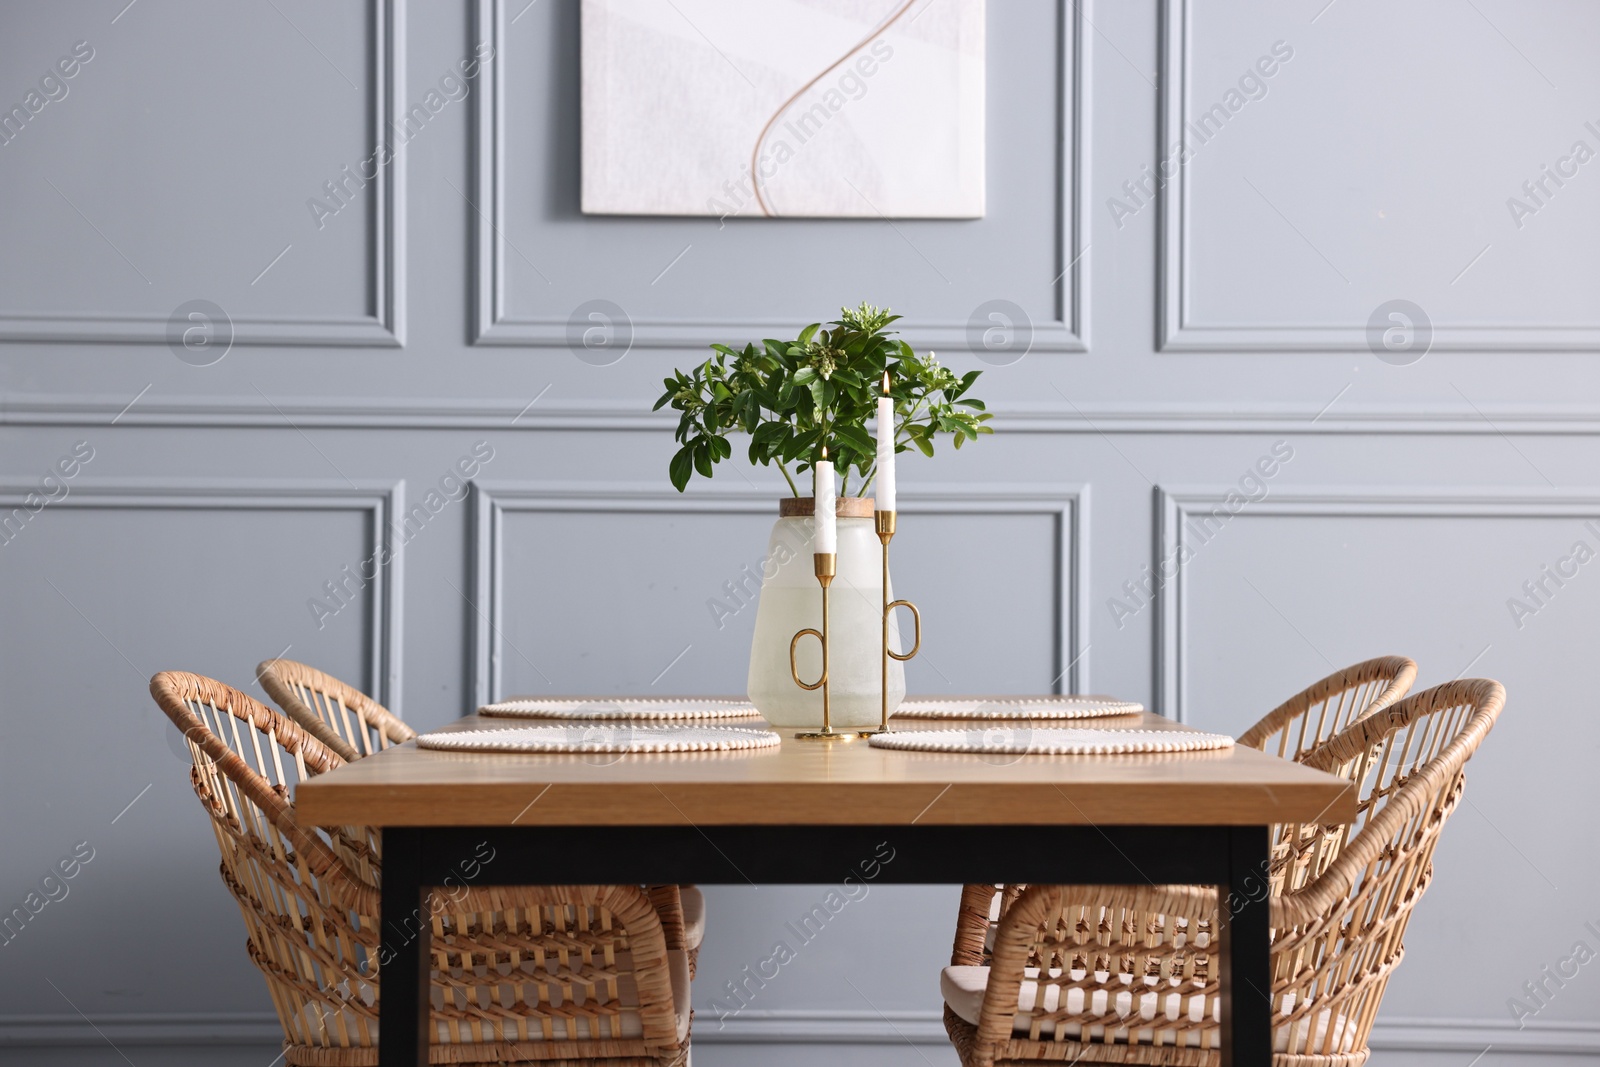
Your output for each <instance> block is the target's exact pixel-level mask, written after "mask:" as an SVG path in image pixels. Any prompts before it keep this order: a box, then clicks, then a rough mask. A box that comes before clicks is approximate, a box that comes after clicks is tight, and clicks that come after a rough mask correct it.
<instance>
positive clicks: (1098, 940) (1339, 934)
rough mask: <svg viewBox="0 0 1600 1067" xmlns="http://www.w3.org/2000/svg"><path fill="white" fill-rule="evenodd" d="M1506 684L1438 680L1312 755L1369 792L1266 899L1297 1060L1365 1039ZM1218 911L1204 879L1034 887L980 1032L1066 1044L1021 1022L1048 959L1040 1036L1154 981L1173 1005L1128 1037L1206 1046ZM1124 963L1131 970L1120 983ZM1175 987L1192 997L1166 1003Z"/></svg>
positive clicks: (1158, 994)
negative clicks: (1311, 863)
mask: <svg viewBox="0 0 1600 1067" xmlns="http://www.w3.org/2000/svg"><path fill="white" fill-rule="evenodd" d="M1504 699H1505V691H1504V689H1502V688H1501V686H1500V685H1499V683H1497V682H1492V681H1488V680H1484V679H1473V680H1468V681H1459V682H1451V683H1448V684H1446V685H1442V686H1438V687H1436V688H1434V689H1430V690H1428V691H1426V692H1424V693H1418V694H1416V695H1414V696H1411V697H1408V698H1406V699H1405V700H1402V701H1400V702H1399V703H1397V704H1395V705H1393V706H1391V707H1388V708H1385V709H1382V710H1380V711H1378V712H1376V713H1374V714H1372V715H1369V716H1367V717H1366V718H1364V719H1361V720H1358V721H1357V722H1355V723H1352V724H1351V725H1350V726H1348V727H1346V728H1345V729H1344V730H1343V731H1341V732H1340V733H1338V734H1336V735H1335V736H1334V737H1332V738H1331V739H1329V740H1328V741H1327V742H1326V744H1325V745H1323V746H1322V748H1321V749H1319V750H1318V751H1317V752H1316V753H1314V754H1313V755H1312V756H1311V757H1310V759H1309V760H1308V762H1309V763H1311V764H1312V765H1314V766H1318V767H1319V768H1320V769H1323V770H1330V771H1339V772H1341V773H1344V774H1346V775H1348V776H1349V777H1350V779H1351V780H1352V781H1354V782H1356V783H1358V788H1359V791H1360V808H1359V818H1358V820H1357V822H1356V824H1355V826H1354V828H1353V829H1352V831H1351V834H1350V836H1349V839H1348V841H1346V842H1345V844H1344V847H1343V848H1342V849H1341V850H1340V851H1339V852H1338V854H1337V855H1336V856H1335V857H1334V858H1333V859H1332V860H1331V861H1330V862H1328V863H1327V864H1326V866H1325V868H1324V869H1322V870H1321V871H1319V872H1318V873H1317V874H1316V876H1315V877H1314V878H1312V879H1311V880H1310V881H1309V882H1308V883H1307V884H1305V885H1303V886H1301V887H1298V888H1293V889H1288V890H1286V891H1285V892H1284V893H1283V894H1282V895H1281V896H1273V897H1272V898H1271V899H1270V900H1269V902H1268V906H1269V907H1270V909H1271V915H1272V924H1273V927H1274V930H1275V933H1274V938H1273V945H1272V959H1273V975H1274V981H1273V989H1272V996H1273V1001H1274V1003H1273V1015H1274V1025H1275V1026H1276V1027H1278V1028H1279V1033H1280V1039H1281V1040H1283V1041H1284V1042H1286V1043H1287V1045H1288V1048H1287V1049H1286V1050H1281V1049H1280V1051H1286V1052H1287V1054H1288V1055H1289V1056H1290V1057H1291V1062H1296V1061H1294V1057H1315V1056H1333V1055H1346V1054H1353V1053H1356V1052H1358V1051H1359V1050H1364V1049H1365V1048H1366V1044H1367V1038H1368V1035H1369V1034H1370V1032H1371V1028H1372V1023H1373V1020H1374V1019H1375V1018H1376V1016H1377V1011H1378V1005H1379V1002H1380V1000H1381V998H1382V995H1383V991H1384V987H1385V986H1386V984H1387V982H1388V978H1389V975H1390V974H1391V973H1392V971H1393V969H1394V967H1395V966H1396V965H1397V964H1398V963H1399V962H1400V959H1401V957H1402V955H1403V949H1402V940H1403V936H1404V933H1405V927H1406V923H1407V920H1408V919H1409V917H1410V914H1411V909H1412V908H1413V907H1414V906H1415V905H1416V903H1417V901H1418V900H1419V899H1420V898H1421V897H1422V894H1423V892H1424V890H1426V888H1427V886H1428V883H1429V881H1430V880H1431V877H1432V863H1431V861H1432V857H1433V850H1434V847H1435V845H1436V844H1437V842H1438V838H1439V834H1440V831H1441V830H1442V829H1443V827H1444V823H1445V820H1446V819H1448V818H1449V816H1450V813H1451V812H1452V811H1453V810H1454V808H1455V805H1456V803H1457V801H1458V800H1459V799H1460V796H1461V790H1462V787H1463V784H1464V780H1465V779H1464V775H1463V767H1464V766H1465V764H1466V762H1467V760H1468V759H1469V758H1470V757H1471V756H1472V754H1473V752H1475V751H1476V750H1477V748H1478V746H1479V744H1481V743H1482V741H1483V738H1484V737H1485V736H1486V735H1487V733H1488V732H1489V729H1490V728H1491V727H1492V726H1493V724H1494V721H1495V719H1496V717H1497V716H1498V715H1499V713H1500V709H1501V707H1502V705H1503V704H1504ZM1217 913H1218V908H1217V899H1216V893H1215V891H1214V890H1212V889H1210V888H1208V887H1201V886H1130V887H1117V886H1033V887H1030V888H1029V889H1028V890H1026V891H1025V892H1023V893H1022V895H1021V896H1020V897H1019V898H1018V899H1017V900H1016V902H1015V903H1014V904H1012V905H1011V907H1010V908H1008V909H1007V911H1006V913H1005V915H1004V916H1003V917H1002V919H1001V921H1000V926H999V930H998V931H997V933H996V936H995V944H994V951H993V960H992V969H991V972H990V977H989V986H988V990H987V992H986V994H985V998H984V1004H983V1013H982V1016H981V1018H980V1022H979V1026H978V1028H977V1038H976V1039H977V1046H976V1047H977V1048H979V1049H980V1050H984V1049H986V1050H988V1054H989V1055H991V1056H993V1055H995V1054H996V1050H997V1049H999V1048H1000V1043H1004V1042H1011V1045H1009V1046H1007V1047H1006V1049H1005V1050H1004V1052H1003V1054H1002V1055H1000V1057H999V1058H1001V1059H1006V1060H1008V1061H1009V1060H1010V1059H1024V1060H1026V1059H1030V1058H1039V1059H1052V1058H1053V1059H1060V1058H1061V1056H1060V1054H1059V1053H1060V1051H1062V1049H1061V1046H1060V1045H1059V1044H1057V1045H1056V1052H1057V1054H1056V1055H1054V1056H1049V1055H1044V1054H1040V1055H1038V1056H1035V1055H1034V1054H1033V1053H1034V1052H1035V1051H1036V1050H1033V1049H1031V1048H1024V1047H1020V1046H1019V1045H1018V1044H1017V1040H1018V1039H1020V1038H1021V1035H1020V1034H1016V1035H1013V1033H1012V1028H1013V1023H1014V1017H1015V1013H1016V1005H1017V996H1018V991H1019V987H1020V986H1021V983H1022V982H1023V981H1024V976H1025V970H1024V969H1025V968H1027V967H1041V968H1043V969H1044V971H1043V973H1042V975H1041V976H1040V977H1039V978H1038V979H1037V981H1038V984H1039V989H1038V997H1037V1001H1036V1003H1037V1004H1040V1005H1044V1010H1036V1011H1035V1012H1034V1014H1033V1018H1032V1020H1031V1025H1032V1027H1033V1030H1032V1034H1031V1040H1033V1041H1039V1040H1041V1035H1046V1034H1047V1032H1048V1031H1051V1030H1053V1029H1054V1028H1055V1027H1056V1026H1058V1025H1060V1026H1073V1025H1078V1026H1083V1027H1105V1028H1107V1032H1110V1031H1115V1030H1120V1029H1124V1028H1127V1027H1128V1023H1127V1014H1128V1012H1129V1010H1133V1011H1135V1012H1137V1010H1138V1008H1139V1006H1140V1005H1139V1001H1138V998H1140V997H1143V996H1147V995H1148V996H1149V997H1152V998H1156V999H1157V1000H1159V1001H1160V1003H1158V1004H1154V1005H1153V1006H1154V1007H1155V1009H1156V1017H1157V1018H1158V1019H1160V1020H1163V1021H1162V1022H1160V1023H1159V1024H1157V1025H1152V1026H1149V1027H1146V1028H1144V1029H1143V1030H1142V1031H1141V1029H1140V1027H1139V1026H1138V1025H1135V1026H1134V1027H1132V1028H1131V1029H1130V1030H1129V1032H1128V1033H1125V1034H1123V1036H1122V1037H1121V1038H1120V1039H1121V1040H1128V1041H1130V1042H1131V1043H1133V1044H1139V1043H1141V1042H1144V1043H1162V1044H1169V1045H1173V1044H1175V1045H1179V1046H1189V1047H1192V1048H1194V1049H1195V1055H1197V1056H1202V1055H1203V1054H1204V1053H1203V1052H1202V1050H1204V1049H1206V1048H1207V1047H1208V1045H1209V1043H1210V1042H1211V1040H1213V1038H1214V1035H1215V1031H1216V1030H1217V1027H1218V1025H1219V1024H1218V1021H1217V1020H1218V1017H1219V1011H1220V1009H1219V1007H1218V1000H1217V998H1218V996H1219V993H1220V988H1219V983H1218V980H1217V977H1216V976H1215V975H1213V974H1211V973H1210V971H1211V967H1210V962H1211V961H1210V952H1209V949H1210V948H1211V945H1210V939H1211V936H1212V931H1215V930H1219V926H1218V918H1217ZM1220 932H1221V935H1222V936H1224V937H1226V936H1227V931H1226V928H1225V927H1221V928H1220ZM1050 968H1059V971H1057V972H1054V973H1052V972H1051V970H1050ZM1096 972H1099V974H1098V976H1097V974H1096ZM1118 975H1128V976H1130V981H1131V982H1132V983H1134V984H1133V985H1132V986H1122V985H1118V979H1117V978H1116V976H1118ZM1030 980H1031V979H1030ZM1108 980H1109V982H1110V983H1111V985H1112V987H1113V988H1118V989H1127V990H1129V994H1128V995H1131V996H1132V997H1133V998H1135V999H1134V1001H1133V1002H1132V1003H1131V1005H1130V1004H1123V1005H1122V1006H1121V1007H1120V1008H1119V1006H1118V1004H1117V1003H1116V997H1115V996H1113V997H1112V998H1110V999H1109V1000H1106V999H1101V1000H1100V1001H1099V1002H1098V1003H1096V1002H1095V1001H1094V998H1093V991H1094V990H1095V989H1097V988H1099V989H1104V988H1105V987H1106V983H1107V981H1108ZM1052 987H1054V988H1052ZM1073 990H1076V991H1077V992H1076V993H1073V992H1072V991H1073ZM1080 996H1081V997H1082V998H1083V999H1082V1000H1081V1002H1080V1001H1079V1000H1078V999H1077V998H1078V997H1080ZM1173 996H1176V997H1179V998H1180V999H1181V1001H1182V1003H1181V1004H1177V1005H1170V1006H1169V1005H1168V1004H1167V1003H1166V1000H1167V998H1169V997H1173ZM1052 1005H1054V1006H1053V1007H1052ZM1169 1011H1172V1012H1174V1013H1175V1016H1174V1017H1173V1018H1170V1019H1169V1016H1168V1012H1169ZM1141 1035H1142V1036H1141ZM1045 1040H1048V1037H1047V1036H1046V1037H1045ZM1068 1051H1070V1050H1068ZM1067 1058H1068V1059H1071V1058H1072V1057H1071V1056H1070V1055H1068V1056H1067ZM978 1060H979V1061H980V1062H981V1061H982V1060H983V1056H981V1055H980V1056H978ZM1140 1062H1147V1061H1143V1060H1141V1061H1140ZM1148 1062H1154V1061H1148ZM1161 1062H1171V1063H1184V1062H1196V1063H1198V1062H1202V1060H1201V1059H1194V1060H1192V1061H1191V1060H1189V1059H1186V1058H1184V1056H1183V1055H1179V1056H1176V1057H1175V1058H1172V1059H1170V1060H1162V1061H1161ZM1279 1062H1280V1063H1282V1062H1283V1061H1279ZM1303 1062H1310V1061H1303ZM1316 1062H1320V1063H1329V1062H1333V1061H1328V1060H1320V1061H1316Z"/></svg>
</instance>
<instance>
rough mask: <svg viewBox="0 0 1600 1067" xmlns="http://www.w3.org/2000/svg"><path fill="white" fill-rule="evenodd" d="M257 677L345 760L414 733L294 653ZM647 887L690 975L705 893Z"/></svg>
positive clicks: (376, 844) (266, 663) (374, 843)
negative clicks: (686, 958)
mask: <svg viewBox="0 0 1600 1067" xmlns="http://www.w3.org/2000/svg"><path fill="white" fill-rule="evenodd" d="M256 680H257V681H259V682H260V683H261V688H263V689H265V690H266V691H267V694H268V695H269V696H271V697H272V699H273V701H274V702H275V703H276V704H277V705H278V707H280V708H282V709H283V711H284V713H285V714H287V715H288V716H289V717H290V718H291V719H293V720H294V721H295V722H296V723H298V724H299V725H300V726H301V727H303V728H304V729H305V730H306V732H307V733H309V734H311V736H312V737H315V738H316V739H317V740H318V741H321V742H322V743H323V745H325V746H326V747H327V748H329V749H331V750H332V751H333V752H334V753H336V754H337V755H338V756H340V757H341V759H342V760H343V761H344V762H352V761H354V760H357V759H360V758H362V757H363V756H370V755H372V754H373V753H374V752H378V751H381V750H383V749H385V748H388V747H389V746H390V745H399V744H404V743H405V742H406V741H409V740H411V739H412V738H413V737H416V736H417V732H416V731H415V730H413V729H412V728H411V727H409V726H407V725H406V724H405V723H404V722H403V721H402V720H401V719H400V717H399V716H398V715H396V714H395V713H394V712H392V711H390V710H389V709H388V708H386V707H384V706H383V705H382V704H379V703H378V702H377V701H376V700H373V699H372V698H371V697H370V696H368V695H367V694H366V693H363V692H362V691H361V690H359V689H357V688H356V687H355V686H353V685H350V684H348V683H346V682H342V681H340V680H339V679H338V678H335V677H334V676H333V675H331V674H328V673H326V672H324V671H319V670H317V669H316V668H315V667H312V666H308V665H307V664H304V663H299V662H297V661H295V660H292V659H269V660H263V661H262V662H261V664H260V665H259V666H257V667H256ZM352 832H354V831H352ZM368 837H369V840H368V845H369V847H370V848H371V849H372V850H373V852H374V854H377V852H378V850H379V849H380V848H381V842H380V841H379V839H378V837H377V835H376V834H369V835H368ZM645 888H646V892H647V893H648V895H649V897H650V900H651V902H652V903H654V904H655V906H656V911H657V912H658V913H659V914H660V916H661V926H662V929H663V930H664V931H665V932H666V937H667V948H669V949H683V950H684V951H686V952H687V953H688V955H689V976H690V977H691V978H692V977H694V974H695V971H696V969H697V965H698V963H699V959H700V943H701V941H702V940H704V937H705V913H706V907H705V897H704V896H703V895H702V894H701V892H700V890H699V889H698V888H696V887H695V886H692V885H689V886H675V885H658V886H647V887H645Z"/></svg>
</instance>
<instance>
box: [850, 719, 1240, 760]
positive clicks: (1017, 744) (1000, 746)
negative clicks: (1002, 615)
mask: <svg viewBox="0 0 1600 1067" xmlns="http://www.w3.org/2000/svg"><path fill="white" fill-rule="evenodd" d="M871 744H872V746H873V747H874V748H893V749H901V750H904V751H911V752H976V753H984V754H990V755H1017V756H1035V755H1037V756H1087V755H1101V754H1105V755H1119V754H1123V753H1142V752H1203V751H1207V750H1211V749H1223V748H1232V747H1233V738H1231V737H1229V736H1228V735H1227V734H1203V733H1195V732H1192V731H1189V730H1093V729H1084V728H1072V727H1068V728H1060V727H1057V728H1049V727H1031V726H988V727H980V728H974V729H970V730H895V731H891V732H890V733H886V734H874V735H873V736H872V738H871Z"/></svg>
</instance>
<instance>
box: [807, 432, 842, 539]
mask: <svg viewBox="0 0 1600 1067" xmlns="http://www.w3.org/2000/svg"><path fill="white" fill-rule="evenodd" d="M816 492H817V499H816V507H815V509H814V510H815V514H814V516H813V521H814V524H815V528H816V532H817V547H816V551H817V552H821V553H824V554H827V555H833V554H834V553H836V552H838V551H839V525H838V519H837V517H836V515H835V507H834V495H835V493H836V490H835V489H834V487H833V461H832V460H830V459H829V458H828V450H827V449H826V448H824V449H823V450H822V458H821V459H819V460H818V461H817V490H816Z"/></svg>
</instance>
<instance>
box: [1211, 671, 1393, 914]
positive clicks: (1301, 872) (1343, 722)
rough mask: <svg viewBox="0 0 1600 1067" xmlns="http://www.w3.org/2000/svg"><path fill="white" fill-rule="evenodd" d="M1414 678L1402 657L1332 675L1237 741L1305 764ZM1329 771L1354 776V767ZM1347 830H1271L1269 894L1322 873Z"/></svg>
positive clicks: (1307, 826)
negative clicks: (1352, 774)
mask: <svg viewBox="0 0 1600 1067" xmlns="http://www.w3.org/2000/svg"><path fill="white" fill-rule="evenodd" d="M1416 676H1417V664H1416V662H1415V661H1414V660H1411V659H1408V658H1406V657H1405V656H1380V657H1378V658H1377V659H1369V660H1367V661H1366V662H1364V663H1357V664H1355V665H1353V666H1350V667H1346V668H1345V669H1344V670H1342V671H1335V672H1334V673H1333V674H1330V675H1328V676H1327V677H1326V678H1323V679H1321V680H1320V681H1318V682H1316V683H1314V684H1312V685H1310V686H1307V687H1306V688H1305V689H1303V690H1301V691H1300V692H1298V693H1296V694H1295V695H1294V696H1292V697H1290V698H1289V699H1288V700H1286V701H1284V702H1283V703H1282V704H1280V705H1278V706H1277V707H1276V708H1273V709H1272V711H1270V712H1268V713H1267V714H1266V715H1265V716H1263V717H1262V719H1261V721H1260V722H1257V723H1256V724H1255V725H1254V726H1252V727H1250V729H1248V730H1246V731H1245V732H1244V733H1243V734H1242V735H1240V737H1239V743H1240V744H1241V745H1249V746H1250V747H1251V748H1259V749H1262V750H1263V751H1266V752H1270V753H1272V754H1273V755H1275V756H1279V757H1281V758H1283V759H1291V760H1294V761H1296V762H1300V763H1304V762H1306V761H1308V760H1310V759H1311V758H1312V757H1313V755H1314V754H1315V753H1316V752H1317V750H1318V749H1319V748H1320V747H1321V746H1322V745H1323V744H1325V743H1326V742H1327V741H1328V739H1329V738H1332V737H1334V736H1336V735H1338V734H1339V733H1340V732H1342V731H1343V730H1345V729H1346V728H1347V727H1349V726H1350V724H1351V723H1354V722H1359V721H1360V720H1362V719H1364V718H1366V717H1367V716H1369V715H1372V714H1374V713H1375V712H1379V711H1382V710H1383V709H1385V708H1388V707H1391V706H1393V705H1394V703H1395V702H1396V701H1397V700H1399V699H1401V698H1402V697H1404V696H1405V695H1406V692H1407V691H1408V690H1410V688H1411V683H1412V682H1413V681H1414V680H1415V679H1416ZM1330 769H1333V770H1335V771H1336V773H1337V772H1338V771H1340V770H1343V771H1346V772H1351V773H1353V772H1354V771H1355V770H1356V769H1357V768H1355V767H1348V768H1330ZM1346 830H1347V828H1345V827H1328V826H1321V825H1317V824H1314V823H1304V824H1302V823H1284V824H1280V825H1278V826H1274V827H1273V828H1272V864H1271V880H1272V891H1273V892H1274V893H1281V892H1284V891H1285V890H1286V889H1297V888H1299V887H1300V886H1303V885H1305V884H1306V882H1307V881H1309V880H1310V879H1312V878H1315V877H1316V876H1317V875H1318V874H1320V873H1321V872H1322V871H1323V870H1325V869H1326V868H1327V865H1328V864H1329V863H1331V862H1332V861H1333V859H1334V857H1335V856H1337V855H1338V854H1339V849H1341V848H1342V847H1343V846H1344V842H1345V841H1346V840H1347V839H1348V835H1347V833H1346Z"/></svg>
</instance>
